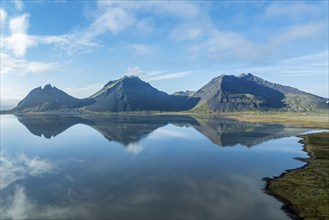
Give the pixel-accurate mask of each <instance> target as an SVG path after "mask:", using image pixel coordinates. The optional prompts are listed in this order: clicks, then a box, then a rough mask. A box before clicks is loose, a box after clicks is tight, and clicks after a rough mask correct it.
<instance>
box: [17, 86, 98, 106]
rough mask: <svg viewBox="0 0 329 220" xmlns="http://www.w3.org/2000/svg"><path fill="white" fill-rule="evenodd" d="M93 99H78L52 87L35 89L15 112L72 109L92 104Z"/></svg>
mask: <svg viewBox="0 0 329 220" xmlns="http://www.w3.org/2000/svg"><path fill="white" fill-rule="evenodd" d="M93 102H94V101H93V100H92V99H77V98H74V97H72V96H70V95H68V94H67V93H65V92H63V91H61V90H59V89H57V88H56V87H52V86H51V85H50V84H48V85H46V86H45V87H44V88H41V87H38V88H35V89H33V90H32V91H31V92H30V93H29V94H28V95H27V96H26V97H25V98H24V99H23V100H22V101H20V102H19V103H18V104H17V106H16V107H15V108H14V109H13V110H12V111H14V112H45V111H54V110H71V109H76V108H80V107H83V106H86V105H90V104H92V103H93Z"/></svg>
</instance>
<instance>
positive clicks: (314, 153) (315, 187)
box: [267, 132, 329, 219]
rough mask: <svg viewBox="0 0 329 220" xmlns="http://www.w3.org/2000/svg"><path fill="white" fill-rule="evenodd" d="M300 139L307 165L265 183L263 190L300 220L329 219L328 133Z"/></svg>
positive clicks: (310, 135)
mask: <svg viewBox="0 0 329 220" xmlns="http://www.w3.org/2000/svg"><path fill="white" fill-rule="evenodd" d="M301 137H302V138H304V140H303V141H302V142H303V143H305V146H304V150H305V151H307V152H308V153H309V155H310V156H311V157H310V158H309V159H306V160H305V161H306V162H307V163H308V164H307V165H306V166H304V167H302V168H300V169H295V170H291V171H288V172H287V173H285V174H283V175H281V176H280V177H277V178H274V179H270V180H268V184H267V189H268V190H269V192H270V193H271V194H273V195H274V196H276V197H278V198H280V199H282V200H284V201H286V202H287V203H288V206H289V209H290V210H292V211H293V212H294V213H295V214H297V215H298V216H299V217H301V218H302V219H329V132H322V133H314V134H307V135H303V136H301Z"/></svg>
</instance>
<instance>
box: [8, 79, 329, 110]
mask: <svg viewBox="0 0 329 220" xmlns="http://www.w3.org/2000/svg"><path fill="white" fill-rule="evenodd" d="M326 101H327V99H326V98H323V97H319V96H316V95H313V94H310V93H307V92H303V91H301V90H299V89H297V88H293V87H290V86H284V85H280V84H277V83H272V82H269V81H267V80H264V79H262V78H260V77H257V76H254V75H252V74H250V73H249V74H241V75H239V76H234V75H224V74H223V75H220V76H217V77H215V78H213V79H212V80H211V81H210V82H209V83H207V84H206V85H204V86H202V87H201V88H200V89H199V90H197V91H186V92H183V91H181V92H176V93H173V94H171V95H169V94H167V93H165V92H163V91H160V90H158V89H156V88H154V87H153V86H152V85H150V84H149V83H147V82H144V81H143V80H141V79H140V78H139V77H138V76H124V77H122V78H120V79H117V80H113V81H109V82H108V83H106V84H105V85H104V86H103V87H102V88H101V89H100V90H98V91H97V92H96V93H94V94H92V95H91V96H89V97H87V98H84V99H77V98H75V97H73V96H70V95H69V94H67V93H65V92H64V91H62V90H59V89H57V88H56V87H53V86H51V85H50V84H47V85H46V86H44V87H43V88H42V87H37V88H35V89H33V90H31V92H30V93H29V94H28V95H27V96H26V97H25V98H24V99H23V100H21V101H20V102H19V103H18V104H17V106H16V107H15V108H13V109H12V110H11V112H14V113H29V112H49V111H59V112H61V111H68V110H74V111H78V112H136V111H138V112H139V111H190V112H236V111H272V110H274V111H316V110H318V109H328V105H327V104H326Z"/></svg>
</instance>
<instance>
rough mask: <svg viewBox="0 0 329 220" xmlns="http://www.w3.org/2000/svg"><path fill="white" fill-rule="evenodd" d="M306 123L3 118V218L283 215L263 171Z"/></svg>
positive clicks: (295, 149) (290, 152) (284, 154)
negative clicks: (299, 125) (267, 187)
mask: <svg viewBox="0 0 329 220" xmlns="http://www.w3.org/2000/svg"><path fill="white" fill-rule="evenodd" d="M303 132H305V129H300V128H293V127H285V126H283V125H270V124H261V123H245V122H237V121H234V120H230V119H226V118H220V117H212V118H206V117H203V118H202V117H200V118H196V117H192V116H147V117H142V116H111V117H96V116H93V117H92V116H89V117H86V116H85V117H84V118H82V117H73V116H55V115H53V116H47V115H41V116H17V117H15V116H13V115H2V116H1V186H0V190H1V200H0V202H1V218H2V219H38V218H39V219H47V218H49V219H60V218H64V219H69V218H70V219H72V218H75V219H111V218H112V219H289V217H288V216H286V215H285V213H284V212H283V211H282V210H281V206H282V203H280V202H279V201H277V200H276V199H274V198H273V197H271V196H269V195H267V194H265V193H264V192H263V188H264V185H265V183H264V182H263V181H262V178H264V177H271V176H277V175H279V174H280V173H282V172H283V171H284V170H286V169H292V168H296V167H300V166H302V165H303V163H302V162H300V161H298V160H295V159H293V158H295V157H306V154H305V153H304V152H303V151H302V145H301V144H299V143H298V138H296V137H294V136H295V135H298V134H300V133H303Z"/></svg>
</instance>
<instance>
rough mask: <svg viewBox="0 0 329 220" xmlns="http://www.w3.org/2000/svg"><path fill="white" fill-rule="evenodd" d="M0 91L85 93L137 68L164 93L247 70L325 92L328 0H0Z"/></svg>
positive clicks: (4, 95) (9, 94)
mask: <svg viewBox="0 0 329 220" xmlns="http://www.w3.org/2000/svg"><path fill="white" fill-rule="evenodd" d="M0 12H1V99H2V100H9V99H21V98H23V97H24V96H25V95H26V94H27V93H28V92H29V91H30V90H31V89H33V88H35V87H37V86H42V85H45V84H48V83H51V84H52V85H55V86H56V87H58V88H60V89H62V90H64V91H66V92H68V93H69V94H71V95H73V96H76V97H80V98H83V97H86V96H88V95H90V94H92V93H93V92H95V91H97V90H98V89H100V88H101V87H102V86H103V85H104V84H105V83H107V82H108V81H110V80H114V79H118V78H120V77H122V76H123V75H132V74H134V75H138V76H140V77H141V78H142V79H143V80H145V81H147V82H149V83H151V85H153V86H154V87H156V88H158V89H160V90H163V91H165V92H168V93H172V92H175V91H179V90H197V89H199V88H200V87H201V86H203V85H204V84H206V83H207V82H209V81H210V80H211V79H212V78H213V77H216V76H218V75H221V74H229V75H231V74H233V75H239V74H240V73H249V72H250V73H253V74H255V75H257V76H260V77H262V78H264V79H266V80H269V81H272V82H277V83H280V84H284V85H289V86H294V87H297V88H299V89H301V90H304V91H307V92H310V93H314V94H316V95H320V96H323V97H328V96H329V94H328V84H329V82H328V81H329V79H328V1H273V2H272V1H216V2H212V1H171V2H170V1H169V2H166V1H120V2H115V1H104V0H102V1H62V0H59V1H12V0H11V1H6V0H2V1H1V11H0Z"/></svg>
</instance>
